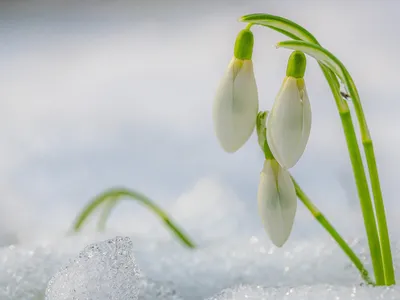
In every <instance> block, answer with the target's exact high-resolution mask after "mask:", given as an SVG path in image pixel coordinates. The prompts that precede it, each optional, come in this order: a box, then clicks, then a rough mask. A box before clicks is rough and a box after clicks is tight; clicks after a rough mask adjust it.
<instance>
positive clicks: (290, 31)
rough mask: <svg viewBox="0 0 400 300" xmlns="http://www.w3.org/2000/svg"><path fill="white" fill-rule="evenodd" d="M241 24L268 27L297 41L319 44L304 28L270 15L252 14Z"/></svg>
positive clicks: (244, 17) (242, 18) (242, 20)
mask: <svg viewBox="0 0 400 300" xmlns="http://www.w3.org/2000/svg"><path fill="white" fill-rule="evenodd" d="M239 21H241V22H246V23H251V24H256V25H262V26H267V27H269V28H271V29H274V30H276V31H278V32H280V33H282V34H284V35H287V36H288V37H290V38H292V39H295V40H303V41H308V42H311V43H314V44H319V43H318V41H317V39H316V38H315V37H314V36H313V35H312V34H311V33H310V32H309V31H307V29H305V28H304V27H301V26H300V25H298V24H296V23H295V22H292V21H290V20H288V19H285V18H282V17H278V16H274V15H269V14H260V13H258V14H250V15H245V16H243V17H241V18H240V19H239Z"/></svg>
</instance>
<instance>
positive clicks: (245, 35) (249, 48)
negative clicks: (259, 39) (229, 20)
mask: <svg viewBox="0 0 400 300" xmlns="http://www.w3.org/2000/svg"><path fill="white" fill-rule="evenodd" d="M253 45H254V36H253V33H252V32H251V31H250V30H249V29H243V30H242V31H240V32H239V34H238V36H237V38H236V42H235V50H234V55H235V57H236V58H237V59H242V60H250V59H251V57H252V55H253Z"/></svg>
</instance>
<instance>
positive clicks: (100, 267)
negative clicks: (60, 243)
mask: <svg viewBox="0 0 400 300" xmlns="http://www.w3.org/2000/svg"><path fill="white" fill-rule="evenodd" d="M140 277H141V274H140V271H139V269H138V267H137V265H136V263H135V259H134V257H133V256H132V241H131V240H130V239H129V238H122V237H116V238H115V239H110V240H107V241H104V242H100V243H95V244H92V245H89V246H87V247H85V249H84V250H83V251H82V252H81V253H79V255H78V257H77V258H76V259H75V260H73V261H72V262H71V263H70V264H68V265H67V266H65V267H64V268H62V269H61V271H59V272H58V273H57V274H56V275H55V276H54V277H53V278H52V279H51V280H50V282H49V284H48V288H47V290H46V299H47V300H68V299H82V300H83V299H99V300H100V299H115V300H128V299H129V300H136V299H137V298H138V291H139V281H140Z"/></svg>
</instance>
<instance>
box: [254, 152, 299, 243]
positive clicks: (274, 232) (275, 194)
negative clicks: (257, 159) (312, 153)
mask: <svg viewBox="0 0 400 300" xmlns="http://www.w3.org/2000/svg"><path fill="white" fill-rule="evenodd" d="M257 196H258V197H257V198H258V210H259V214H260V216H261V220H262V222H263V224H264V227H265V230H266V232H267V233H268V235H269V237H270V239H271V241H272V242H273V243H274V244H275V245H276V246H277V247H282V245H283V244H284V243H285V242H286V240H287V239H288V237H289V235H290V232H291V230H292V226H293V222H294V217H295V214H296V209H297V198H296V190H295V188H294V184H293V181H292V179H291V178H290V175H289V172H288V171H287V170H285V169H283V168H282V167H281V166H280V165H279V164H278V162H277V161H276V160H274V159H267V160H265V162H264V167H263V170H262V171H261V174H260V184H259V186H258V195H257Z"/></svg>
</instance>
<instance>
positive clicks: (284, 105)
mask: <svg viewBox="0 0 400 300" xmlns="http://www.w3.org/2000/svg"><path fill="white" fill-rule="evenodd" d="M310 130H311V106H310V102H309V99H308V95H307V90H306V88H305V86H304V88H303V89H302V90H299V88H298V86H297V79H295V78H293V77H288V78H286V80H285V82H284V83H283V86H282V88H281V91H280V92H279V94H278V96H277V97H276V100H275V103H274V106H273V108H272V110H271V113H270V115H269V118H268V124H267V140H268V144H269V146H270V148H271V152H272V154H273V155H274V157H275V158H276V160H277V161H278V162H279V164H280V165H282V166H283V167H285V168H287V169H288V168H291V167H293V166H294V165H295V164H296V163H297V161H298V160H299V159H300V157H301V156H302V154H303V153H304V150H305V147H306V145H307V142H308V138H309V136H310Z"/></svg>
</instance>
